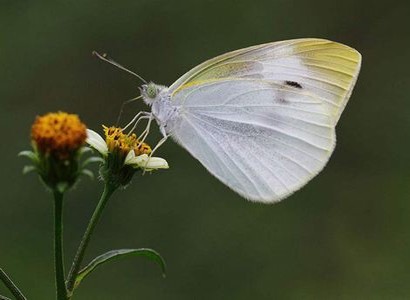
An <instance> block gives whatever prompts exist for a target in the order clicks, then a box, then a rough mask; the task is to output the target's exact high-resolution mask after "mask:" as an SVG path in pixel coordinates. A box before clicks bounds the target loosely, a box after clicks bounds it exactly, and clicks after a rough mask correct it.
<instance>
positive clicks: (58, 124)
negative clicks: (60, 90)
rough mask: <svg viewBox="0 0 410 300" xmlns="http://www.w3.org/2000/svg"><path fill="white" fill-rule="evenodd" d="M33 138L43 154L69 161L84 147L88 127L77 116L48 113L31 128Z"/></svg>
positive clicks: (38, 118) (63, 113) (37, 119)
mask: <svg viewBox="0 0 410 300" xmlns="http://www.w3.org/2000/svg"><path fill="white" fill-rule="evenodd" d="M31 138H32V140H33V142H34V144H35V146H36V148H37V150H38V151H39V152H40V153H41V154H43V155H44V154H51V155H54V156H56V157H58V158H60V159H67V158H68V157H69V156H70V155H71V154H72V153H74V152H75V151H77V150H78V149H80V148H81V146H83V145H84V143H85V140H86V138H87V134H86V126H85V125H84V124H83V123H82V122H81V121H80V118H79V117H78V116H77V115H74V114H67V113H65V112H57V113H48V114H46V115H44V116H38V117H37V118H36V120H35V121H34V124H33V126H32V127H31Z"/></svg>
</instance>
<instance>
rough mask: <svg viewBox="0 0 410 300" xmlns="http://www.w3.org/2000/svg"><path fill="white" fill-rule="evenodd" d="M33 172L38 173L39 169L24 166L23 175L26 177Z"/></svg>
mask: <svg viewBox="0 0 410 300" xmlns="http://www.w3.org/2000/svg"><path fill="white" fill-rule="evenodd" d="M33 171H37V168H36V167H35V166H24V168H23V175H26V174H28V173H30V172H33Z"/></svg>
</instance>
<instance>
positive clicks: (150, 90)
mask: <svg viewBox="0 0 410 300" xmlns="http://www.w3.org/2000/svg"><path fill="white" fill-rule="evenodd" d="M146 94H147V96H148V97H149V98H152V99H153V98H155V97H157V94H158V89H157V87H156V86H155V84H153V83H149V84H148V85H147V87H146Z"/></svg>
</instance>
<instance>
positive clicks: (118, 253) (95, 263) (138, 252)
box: [74, 248, 166, 289]
mask: <svg viewBox="0 0 410 300" xmlns="http://www.w3.org/2000/svg"><path fill="white" fill-rule="evenodd" d="M126 256H144V257H147V258H149V259H150V260H152V261H154V262H156V263H157V264H158V265H159V266H160V267H161V270H162V276H164V277H165V268H166V266H165V261H164V259H163V258H162V257H161V255H160V254H159V253H158V252H156V251H155V250H152V249H149V248H140V249H118V250H112V251H108V252H106V253H104V254H102V255H100V256H97V257H96V258H94V259H93V260H92V261H91V262H90V263H89V264H88V265H87V266H86V267H85V268H84V269H82V270H80V272H78V275H77V277H76V280H75V284H74V289H75V288H77V287H78V285H79V284H80V283H81V282H82V280H83V279H84V278H85V277H87V276H88V275H89V274H90V273H91V272H93V271H94V270H95V269H96V268H97V267H99V266H101V265H102V264H105V263H107V262H109V261H111V260H113V259H118V258H121V257H126Z"/></svg>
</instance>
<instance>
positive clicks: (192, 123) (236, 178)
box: [135, 39, 361, 203]
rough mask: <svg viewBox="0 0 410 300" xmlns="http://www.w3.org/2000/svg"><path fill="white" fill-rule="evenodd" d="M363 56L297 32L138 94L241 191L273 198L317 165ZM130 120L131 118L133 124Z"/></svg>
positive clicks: (328, 148)
mask: <svg viewBox="0 0 410 300" xmlns="http://www.w3.org/2000/svg"><path fill="white" fill-rule="evenodd" d="M360 64H361V55H360V53H359V52H357V51H356V50H354V49H352V48H350V47H348V46H345V45H342V44H339V43H336V42H332V41H328V40H323V39H296V40H288V41H281V42H275V43H268V44H263V45H258V46H253V47H249V48H245V49H241V50H237V51H233V52H229V53H226V54H223V55H221V56H218V57H216V58H213V59H211V60H208V61H206V62H204V63H202V64H200V65H199V66H197V67H195V68H193V69H192V70H190V71H189V72H188V73H186V74H185V75H183V76H182V77H181V78H179V79H178V80H177V81H176V82H175V83H173V84H172V85H171V86H170V87H165V86H161V85H156V84H154V83H148V84H144V85H143V86H142V89H141V91H142V92H141V95H142V98H143V100H144V101H145V103H147V104H148V105H149V106H150V107H151V112H142V113H140V114H138V115H137V116H136V118H135V120H137V122H136V123H138V121H139V120H143V119H148V126H147V129H146V130H145V131H144V138H145V137H146V135H147V134H148V132H149V125H150V124H151V120H154V119H155V120H156V122H157V123H158V125H159V128H160V131H161V133H162V134H163V136H164V138H163V139H162V140H161V141H160V142H159V143H158V145H157V147H155V148H154V150H155V149H156V148H158V147H159V146H160V145H161V144H162V143H163V142H165V140H166V139H167V138H168V137H171V138H172V139H173V140H175V141H176V142H177V143H179V144H180V145H181V146H182V147H184V148H185V149H186V150H187V151H188V152H189V153H190V154H191V155H192V156H193V157H195V158H196V159H198V160H199V161H200V162H201V163H202V164H203V165H204V166H205V168H206V169H207V170H208V171H209V172H210V173H211V174H212V175H214V176H215V177H217V178H218V179H219V180H220V181H222V182H223V183H224V184H226V185H227V186H228V187H230V188H231V189H232V190H234V191H235V192H237V193H239V194H240V195H242V196H243V197H245V198H247V199H250V200H253V201H259V202H265V203H271V202H277V201H280V200H281V199H283V198H285V197H286V196H289V195H290V194H291V193H293V192H295V191H296V190H298V189H299V188H301V187H302V186H303V185H305V184H306V183H307V182H308V181H309V180H310V179H312V178H313V177H314V176H315V175H316V174H318V173H319V172H320V171H321V170H322V169H323V167H324V166H325V165H326V163H327V161H328V160H329V157H330V155H331V154H332V152H333V149H334V147H335V142H336V137H335V126H336V124H337V122H338V120H339V118H340V115H341V113H342V111H343V109H344V107H345V106H346V103H347V101H348V99H349V97H350V95H351V93H352V89H353V86H354V84H355V82H356V79H357V76H358V73H359V70H360ZM135 125H136V124H135Z"/></svg>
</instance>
